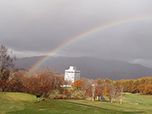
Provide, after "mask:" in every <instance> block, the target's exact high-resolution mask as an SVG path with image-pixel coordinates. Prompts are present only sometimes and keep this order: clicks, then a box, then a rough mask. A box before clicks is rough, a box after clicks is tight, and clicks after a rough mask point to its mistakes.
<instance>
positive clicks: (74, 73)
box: [64, 66, 80, 83]
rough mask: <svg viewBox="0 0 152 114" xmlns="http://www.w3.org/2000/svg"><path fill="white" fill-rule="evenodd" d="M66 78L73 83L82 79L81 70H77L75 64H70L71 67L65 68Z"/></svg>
mask: <svg viewBox="0 0 152 114" xmlns="http://www.w3.org/2000/svg"><path fill="white" fill-rule="evenodd" d="M64 80H65V81H68V82H71V83H73V82H75V81H76V80H80V70H77V69H76V67H74V66H70V67H69V69H67V70H65V75H64Z"/></svg>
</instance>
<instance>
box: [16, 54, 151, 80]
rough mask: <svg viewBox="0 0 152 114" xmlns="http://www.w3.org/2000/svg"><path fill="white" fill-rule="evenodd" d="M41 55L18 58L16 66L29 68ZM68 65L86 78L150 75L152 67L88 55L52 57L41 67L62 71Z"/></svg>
mask: <svg viewBox="0 0 152 114" xmlns="http://www.w3.org/2000/svg"><path fill="white" fill-rule="evenodd" d="M43 57H44V56H39V57H29V58H22V59H18V60H17V61H16V67H18V68H29V67H31V65H33V64H35V63H36V62H37V61H39V60H41V59H42V58H43ZM70 65H74V66H77V67H78V68H79V69H80V70H81V76H83V77H88V78H110V79H131V78H138V77H141V76H150V75H152V69H150V68H147V67H144V66H142V65H139V64H130V63H127V62H122V61H114V60H102V59H97V58H89V57H52V58H50V59H48V60H47V61H45V62H44V63H43V65H42V66H41V68H50V69H52V70H55V71H57V72H59V73H64V70H65V69H67V68H68V66H70Z"/></svg>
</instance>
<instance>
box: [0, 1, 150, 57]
mask: <svg viewBox="0 0 152 114" xmlns="http://www.w3.org/2000/svg"><path fill="white" fill-rule="evenodd" d="M151 5H152V1H150V0H75V1H74V0H11V1H10V0H0V42H1V43H4V44H5V45H7V46H8V47H10V48H12V49H15V50H17V51H16V52H17V54H19V55H20V54H21V53H22V51H23V52H27V53H28V52H29V54H31V55H32V52H33V54H39V53H41V54H43V53H45V52H47V51H48V50H51V49H53V48H55V47H58V45H60V44H62V42H64V41H66V40H67V39H70V38H72V37H73V36H75V35H77V34H80V33H81V32H84V31H86V30H89V29H92V28H94V27H96V26H98V25H99V24H101V25H102V24H104V23H105V22H111V21H118V20H123V19H125V18H132V17H136V16H137V17H138V16H143V17H144V16H152V14H151V12H152V7H151ZM151 30H152V21H151V20H148V21H146V20H143V21H137V22H132V23H130V24H123V25H121V26H117V27H113V29H108V30H104V31H100V32H98V33H96V34H93V35H91V36H88V38H87V39H85V40H83V41H79V42H77V43H75V44H73V45H71V46H70V47H67V48H65V49H64V50H61V51H60V52H61V54H63V55H66V54H68V55H71V56H72V55H73V56H78V55H90V56H96V57H100V58H110V59H111V58H113V59H126V60H130V59H138V58H139V59H151V58H152V54H151V53H150V50H151V48H152V45H151V42H152V39H151V37H152V32H151Z"/></svg>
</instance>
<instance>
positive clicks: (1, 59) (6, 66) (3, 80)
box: [0, 45, 15, 91]
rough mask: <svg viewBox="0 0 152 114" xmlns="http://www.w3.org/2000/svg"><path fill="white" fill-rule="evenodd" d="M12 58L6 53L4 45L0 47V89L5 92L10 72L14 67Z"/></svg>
mask: <svg viewBox="0 0 152 114" xmlns="http://www.w3.org/2000/svg"><path fill="white" fill-rule="evenodd" d="M14 60H15V58H14V57H11V55H10V54H9V52H8V49H7V48H6V47H5V46H4V45H0V89H1V91H5V88H6V85H7V81H8V79H9V77H10V73H11V70H12V69H13V67H14Z"/></svg>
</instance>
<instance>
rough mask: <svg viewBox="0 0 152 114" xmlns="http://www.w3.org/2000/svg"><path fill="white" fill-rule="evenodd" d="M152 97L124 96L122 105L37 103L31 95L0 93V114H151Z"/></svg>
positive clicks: (88, 102)
mask: <svg viewBox="0 0 152 114" xmlns="http://www.w3.org/2000/svg"><path fill="white" fill-rule="evenodd" d="M151 113H152V96H142V95H133V94H125V96H124V103H123V104H117V103H114V104H110V103H106V102H104V103H102V102H97V101H95V102H92V101H86V100H50V101H41V102H37V99H36V97H35V96H33V95H29V94H23V93H0V114H151Z"/></svg>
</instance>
